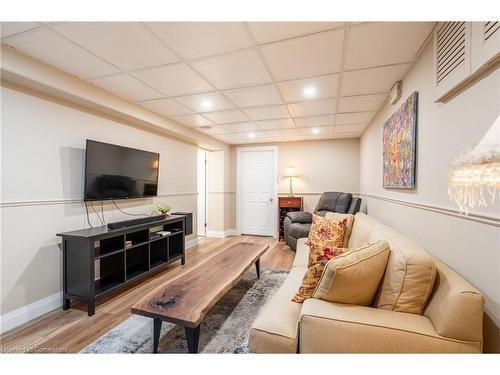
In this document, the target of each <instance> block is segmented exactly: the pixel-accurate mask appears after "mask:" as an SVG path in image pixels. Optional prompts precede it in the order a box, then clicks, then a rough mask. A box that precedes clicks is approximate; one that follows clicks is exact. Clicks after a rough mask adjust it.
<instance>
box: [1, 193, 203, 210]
mask: <svg viewBox="0 0 500 375" xmlns="http://www.w3.org/2000/svg"><path fill="white" fill-rule="evenodd" d="M193 195H198V193H197V192H181V193H166V194H159V195H157V196H156V197H150V198H136V199H133V200H141V199H142V200H144V199H153V198H168V197H184V196H193ZM133 200H132V199H129V200H127V201H133ZM83 202H84V201H83V198H66V199H47V200H43V199H39V200H30V201H11V202H0V208H7V207H23V206H53V205H58V204H75V203H83ZM103 202H106V201H103Z"/></svg>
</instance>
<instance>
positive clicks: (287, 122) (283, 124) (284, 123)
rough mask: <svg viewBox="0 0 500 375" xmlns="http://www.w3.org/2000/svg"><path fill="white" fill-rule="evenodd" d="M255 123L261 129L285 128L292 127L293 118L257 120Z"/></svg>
mask: <svg viewBox="0 0 500 375" xmlns="http://www.w3.org/2000/svg"><path fill="white" fill-rule="evenodd" d="M257 125H258V126H259V128H261V129H286V128H293V127H294V124H293V120H291V119H282V120H266V121H257Z"/></svg>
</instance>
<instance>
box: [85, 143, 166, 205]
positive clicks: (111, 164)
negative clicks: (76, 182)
mask: <svg viewBox="0 0 500 375" xmlns="http://www.w3.org/2000/svg"><path fill="white" fill-rule="evenodd" d="M159 165H160V154H157V153H155V152H149V151H143V150H137V149H133V148H129V147H122V146H117V145H112V144H109V143H103V142H97V141H92V140H89V139H87V147H86V150H85V192H84V199H85V200H86V201H92V200H105V199H131V198H144V197H154V196H156V195H157V193H158V168H159Z"/></svg>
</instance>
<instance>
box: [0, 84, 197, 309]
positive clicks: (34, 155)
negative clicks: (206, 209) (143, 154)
mask: <svg viewBox="0 0 500 375" xmlns="http://www.w3.org/2000/svg"><path fill="white" fill-rule="evenodd" d="M1 95H2V96H1V131H2V138H1V141H2V143H1V145H2V149H1V157H2V159H1V162H2V166H1V167H2V168H1V178H2V184H1V186H2V191H1V205H0V207H1V217H2V228H1V231H2V238H1V310H0V311H1V314H6V313H8V312H12V311H13V310H16V309H19V308H22V307H24V306H26V305H28V304H31V303H34V302H36V301H39V300H41V299H44V298H46V297H49V296H52V295H54V294H55V293H58V292H60V290H61V282H62V281H61V280H62V278H61V250H60V248H59V247H58V244H59V243H60V238H59V237H56V233H58V232H64V231H68V230H74V229H79V228H84V227H86V226H87V223H86V218H85V208H84V205H83V204H82V203H81V202H80V200H81V199H82V196H83V171H84V164H83V163H84V148H85V140H86V139H87V138H89V139H95V140H99V141H104V142H109V143H115V144H119V145H124V146H129V147H135V148H140V149H144V150H148V151H154V152H159V153H160V173H159V192H158V194H159V196H158V198H154V199H140V200H131V201H129V202H126V203H123V202H119V205H120V208H122V209H123V210H124V211H128V212H130V213H150V212H151V210H152V208H153V206H154V205H155V204H157V203H159V202H165V203H167V204H169V205H170V206H171V207H173V208H174V209H175V210H186V211H191V212H193V213H194V218H196V190H197V184H196V163H197V148H196V147H195V146H192V145H189V144H186V143H181V142H179V141H175V140H172V139H168V138H165V137H162V136H158V135H156V134H153V133H150V132H147V131H143V130H140V129H138V128H134V127H131V126H126V125H124V124H122V123H118V122H115V121H111V120H108V119H105V118H102V117H98V116H96V115H92V114H89V113H86V112H82V111H79V110H76V109H74V108H69V107H66V106H63V105H60V104H56V103H54V102H51V101H47V100H44V99H41V98H38V97H35V96H30V95H27V94H25V93H22V92H19V91H14V90H11V89H8V88H4V87H2V88H1ZM91 216H92V218H91V220H92V223H93V224H94V225H98V224H99V223H98V221H97V218H96V215H94V214H92V215H91ZM105 216H106V219H107V221H108V222H112V221H117V220H124V219H127V218H130V216H125V215H123V214H121V213H120V212H118V211H117V210H115V209H114V207H113V206H112V205H111V204H105ZM194 228H196V223H194ZM190 239H192V237H188V240H190Z"/></svg>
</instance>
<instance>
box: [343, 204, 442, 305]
mask: <svg viewBox="0 0 500 375" xmlns="http://www.w3.org/2000/svg"><path fill="white" fill-rule="evenodd" d="M378 240H385V241H387V242H388V243H389V246H390V248H391V254H390V255H389V261H388V262H387V268H386V270H385V275H384V279H383V281H382V284H381V286H380V289H379V291H378V293H377V297H376V298H375V301H374V307H377V308H380V309H385V310H393V311H400V312H407V313H413V314H422V313H423V311H424V308H425V306H426V303H427V300H428V298H429V296H430V294H431V292H432V289H433V286H434V280H435V277H436V265H435V264H434V259H433V258H432V256H430V255H429V254H428V253H427V252H426V251H424V250H423V249H422V248H420V247H419V246H418V245H417V244H416V243H415V242H414V241H412V240H410V239H409V238H407V237H405V236H403V235H402V234H400V233H398V232H397V231H395V230H394V229H392V228H390V227H388V226H385V225H383V224H381V223H379V222H378V221H377V220H375V219H373V218H371V217H369V216H368V215H365V214H363V213H358V214H356V216H355V219H354V225H353V230H352V233H351V238H350V239H349V247H351V246H356V245H357V246H359V244H360V243H366V242H375V241H378Z"/></svg>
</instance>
